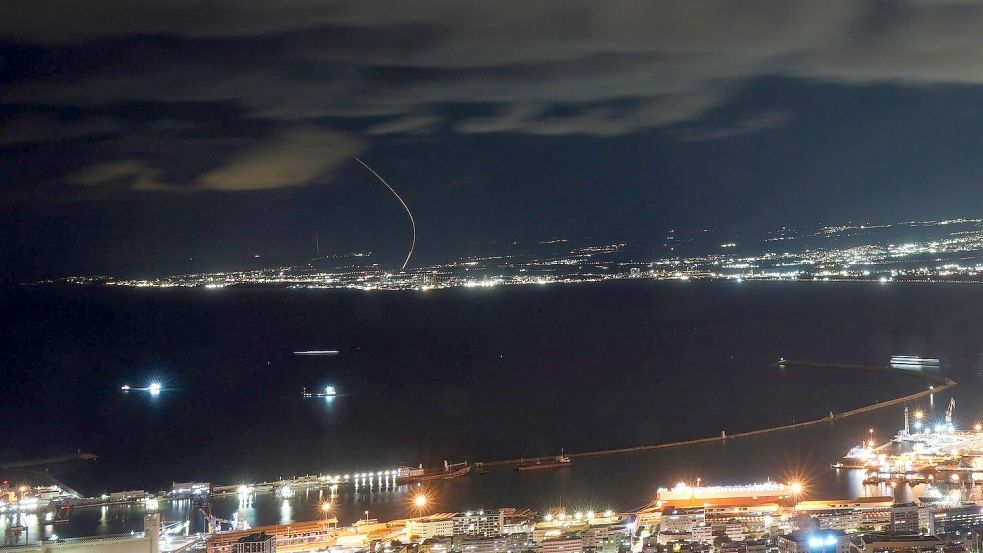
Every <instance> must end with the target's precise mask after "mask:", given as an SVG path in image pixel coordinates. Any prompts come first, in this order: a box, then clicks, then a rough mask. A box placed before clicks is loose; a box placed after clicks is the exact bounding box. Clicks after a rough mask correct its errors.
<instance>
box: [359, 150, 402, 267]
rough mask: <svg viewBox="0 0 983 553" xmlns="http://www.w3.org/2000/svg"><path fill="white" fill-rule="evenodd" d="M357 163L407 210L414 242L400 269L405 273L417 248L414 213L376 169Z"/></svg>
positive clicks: (363, 163)
mask: <svg viewBox="0 0 983 553" xmlns="http://www.w3.org/2000/svg"><path fill="white" fill-rule="evenodd" d="M355 161H357V162H359V163H361V164H362V167H365V168H366V169H368V170H369V172H370V173H372V174H373V175H375V178H377V179H379V182H381V183H382V184H384V185H386V188H388V189H389V191H390V192H392V193H393V196H396V199H397V200H399V203H401V204H403V209H405V210H406V214H407V215H409V216H410V226H411V227H413V241H412V242H410V251H409V252H407V253H406V260H405V261H403V266H402V267H401V268H400V269H399V270H400V271H403V270H405V269H406V266H407V265H408V264H409V263H410V258H411V257H413V248H415V247H416V221H415V220H414V219H413V212H412V211H410V206H408V205H406V202H404V201H403V198H402V197H401V196H400V195H399V193H398V192H396V189H395V188H393V187H392V186H390V185H389V183H388V182H386V179H384V178H382V176H381V175H379V173H376V172H375V169H372V168H371V167H369V166H368V165H367V164H366V163H365V162H364V161H362V160H360V159H358V158H357V157H356V158H355Z"/></svg>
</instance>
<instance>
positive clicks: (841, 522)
mask: <svg viewBox="0 0 983 553" xmlns="http://www.w3.org/2000/svg"><path fill="white" fill-rule="evenodd" d="M893 505H894V499H892V498H890V497H858V498H857V499H827V500H816V501H801V502H799V503H798V504H797V505H796V506H795V511H796V514H798V515H806V516H809V517H811V518H813V519H815V520H816V521H817V523H818V525H819V528H820V529H824V530H840V531H843V532H857V531H860V530H874V531H880V530H885V529H887V528H889V527H890V524H891V507H892V506H893Z"/></svg>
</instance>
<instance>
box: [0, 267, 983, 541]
mask: <svg viewBox="0 0 983 553" xmlns="http://www.w3.org/2000/svg"><path fill="white" fill-rule="evenodd" d="M2 299H3V315H2V316H3V326H4V329H5V332H4V333H3V336H2V337H0V348H2V352H0V353H2V360H0V362H2V366H3V372H4V375H5V391H6V393H5V398H4V402H3V404H2V407H0V409H2V413H0V419H2V420H3V421H4V422H5V428H6V436H7V437H6V439H5V440H4V441H3V442H2V445H0V459H2V460H8V459H22V458H33V457H43V456H48V455H59V454H64V453H67V452H73V451H75V450H76V449H82V450H85V451H92V452H94V453H96V454H98V455H99V456H100V458H99V460H98V461H95V462H93V463H87V464H71V465H63V466H59V467H56V468H55V469H54V472H55V474H56V476H58V477H59V478H61V479H63V480H64V481H65V482H67V483H68V484H70V485H72V486H74V487H76V488H77V489H79V490H80V491H81V492H83V493H87V494H99V493H103V492H105V491H113V490H122V489H131V488H141V489H148V490H156V489H162V488H169V487H170V483H171V481H172V480H204V481H210V482H213V483H232V482H240V481H244V482H251V481H257V480H266V479H273V478H277V477H280V476H290V475H294V474H304V473H311V472H320V471H327V472H337V473H345V472H351V471H360V470H366V471H367V470H378V469H386V468H391V467H395V466H398V465H400V464H417V463H424V464H427V465H438V464H441V463H442V462H443V460H444V459H448V460H450V461H452V462H453V461H461V460H465V459H466V460H470V461H475V460H483V459H484V460H487V459H495V458H502V457H518V456H523V455H526V456H529V455H542V454H551V453H554V452H558V451H559V450H560V448H566V450H567V451H568V452H572V451H584V450H594V449H603V448H609V447H622V446H629V445H637V444H644V443H658V442H664V441H671V440H678V439H687V438H694V437H703V436H709V435H717V434H719V433H720V431H721V430H726V431H727V432H729V433H734V432H740V431H742V430H749V429H753V428H758V427H762V426H769V425H775V424H782V423H788V422H792V421H793V420H803V419H808V418H817V417H821V416H824V415H826V414H828V412H829V411H843V410H845V409H849V408H851V407H855V406H858V405H862V404H865V403H869V402H870V401H871V400H875V399H887V398H890V397H894V396H897V395H901V394H904V393H910V392H912V391H914V390H917V389H921V388H922V387H923V386H924V383H922V382H921V381H918V380H915V379H907V378H894V377H891V378H885V377H884V376H882V375H874V374H852V373H848V372H841V371H815V370H806V369H778V368H775V367H773V366H772V365H771V364H772V363H773V362H774V361H775V360H776V359H778V358H779V357H786V358H795V359H807V360H820V361H837V362H844V363H870V364H883V363H885V362H886V360H887V358H888V357H889V356H890V355H892V354H912V355H923V356H932V357H939V358H941V359H942V360H943V364H944V368H943V370H944V372H945V373H946V374H948V375H949V376H951V377H952V378H954V379H955V380H957V381H958V382H959V383H960V385H959V386H957V387H956V388H955V389H954V391H953V394H954V395H955V397H956V398H957V401H958V403H959V405H958V408H957V411H956V413H957V420H959V421H962V422H963V423H965V424H971V423H972V422H973V421H974V420H975V419H976V418H977V417H983V405H980V404H979V401H978V399H977V398H978V397H979V391H980V389H981V385H980V376H979V375H980V359H981V352H983V327H981V316H980V314H981V313H983V288H979V287H975V286H930V285H890V286H880V285H870V284H842V283H699V282H648V281H631V282H618V283H606V284H601V285H584V286H547V287H522V288H502V289H487V290H448V291H438V292H433V291H431V292H426V293H360V292H349V291H318V290H246V289H243V290H236V289H224V290H110V289H87V288H67V289H44V288H26V289H21V290H18V291H16V292H14V293H10V294H7V295H6V296H5V297H3V298H2ZM308 349H338V350H340V353H339V355H337V356H333V357H297V356H294V355H292V353H291V352H293V351H295V350H308ZM153 379H159V380H160V381H162V382H164V384H165V390H164V392H163V393H162V394H161V395H160V396H159V397H156V398H151V397H148V396H147V395H146V394H142V393H133V392H131V393H129V394H123V393H122V392H120V391H119V387H120V386H121V385H122V384H124V383H126V384H130V385H132V386H141V385H144V384H145V383H147V382H149V381H151V380H153ZM329 383H330V384H333V385H335V386H336V387H337V388H338V391H339V395H338V397H336V398H335V399H334V400H333V401H331V402H327V401H324V400H316V399H307V400H305V399H302V398H301V397H300V391H301V389H302V388H303V387H305V386H306V387H308V388H322V387H323V386H324V385H326V384H329ZM948 400H949V395H946V396H945V397H937V398H936V404H937V405H936V409H937V410H941V409H943V408H944V404H945V403H947V402H948ZM925 406H927V405H925ZM900 423H901V410H900V408H898V409H887V410H884V411H881V412H878V413H875V414H871V415H868V416H864V417H858V418H856V419H852V420H848V421H845V422H841V423H838V424H836V425H824V426H818V427H814V428H810V429H806V430H801V431H795V432H785V433H780V434H773V435H768V436H764V437H760V438H755V439H748V440H743V441H733V442H728V443H724V444H715V445H706V446H700V447H690V448H681V449H676V450H667V451H659V452H650V453H643V454H634V455H625V456H617V457H599V458H589V459H578V460H577V461H576V462H575V463H574V466H573V467H571V468H570V469H569V470H564V471H558V472H547V473H543V474H522V475H519V474H517V473H515V472H514V471H509V470H506V469H501V470H496V471H492V472H491V473H490V474H488V475H483V476H471V477H468V478H463V479H458V480H455V481H450V482H445V483H441V484H439V485H437V486H436V487H435V490H434V492H435V497H436V498H437V505H436V506H435V508H439V509H441V510H460V509H466V508H472V507H474V508H476V507H482V506H484V507H491V506H499V505H515V506H529V507H533V508H544V507H547V506H551V505H557V504H559V503H561V502H562V503H563V504H564V505H568V506H572V507H575V508H576V507H578V506H583V507H584V508H588V507H596V508H602V507H603V508H607V507H612V508H620V509H628V508H632V507H636V506H639V505H641V504H643V503H645V502H646V501H648V500H650V499H651V498H654V496H655V490H656V488H657V487H659V486H667V485H671V484H672V483H674V482H676V481H678V480H680V479H687V478H688V479H695V478H696V477H697V476H699V477H701V478H702V479H703V481H704V482H707V483H742V482H747V481H751V480H759V481H760V480H764V479H766V478H769V477H770V478H773V479H783V478H786V477H788V475H791V474H797V475H805V476H807V477H809V478H810V493H811V494H815V495H816V496H827V497H829V496H832V495H837V496H842V497H850V496H856V495H858V494H862V493H882V492H883V490H880V491H878V490H865V489H863V487H862V486H861V485H860V482H859V477H857V476H856V475H854V474H851V473H848V472H845V473H842V474H837V473H835V472H833V471H830V470H829V469H828V468H827V467H828V464H829V463H830V462H833V461H835V460H837V459H838V458H839V457H840V456H842V454H843V453H844V452H845V451H846V449H848V448H849V447H850V446H851V445H854V444H855V443H856V442H857V441H858V440H859V439H860V437H862V436H863V435H864V434H866V432H867V430H868V427H871V426H872V427H874V428H875V429H876V431H877V433H878V435H879V436H883V437H885V438H886V437H887V436H889V435H890V434H893V432H895V431H896V430H897V428H898V427H899V426H900ZM409 493H410V492H409V491H408V490H407V489H405V488H403V489H396V490H384V491H378V490H372V491H371V493H359V494H352V493H345V494H343V495H342V496H341V497H340V498H338V509H339V513H338V514H339V518H340V519H341V520H342V522H349V521H351V520H354V519H355V518H358V517H359V516H361V515H362V513H363V511H365V510H369V511H370V512H371V513H372V516H378V517H379V518H395V517H400V516H405V515H407V514H408V506H407V497H408V496H409ZM321 499H322V498H320V497H319V496H317V495H316V492H315V494H314V495H305V494H301V495H298V496H297V497H295V498H293V499H291V500H290V501H287V502H284V501H282V500H281V499H280V498H277V497H274V496H258V497H257V498H256V499H255V500H254V502H253V503H252V504H250V505H239V504H238V500H237V499H236V498H228V499H219V500H216V502H215V511H216V513H217V514H220V515H230V514H231V513H232V512H236V511H240V514H241V516H244V517H247V518H248V519H250V520H252V521H253V522H255V523H272V522H278V521H284V522H286V521H289V520H304V519H309V518H312V517H314V516H318V513H317V512H316V507H317V505H318V504H319V503H320V501H321ZM162 507H163V509H162V510H163V511H164V512H165V516H166V518H170V519H180V518H181V517H183V516H186V514H187V511H186V510H182V509H187V508H188V506H187V505H180V504H174V505H169V504H164V505H162ZM137 514H139V509H136V508H113V509H104V510H103V509H98V508H94V509H78V510H77V511H76V514H75V515H74V517H73V521H72V523H71V524H70V525H69V526H70V527H69V528H67V529H63V528H61V527H59V529H58V532H59V534H60V535H71V534H73V533H89V532H91V531H99V532H114V531H119V530H128V529H130V528H133V527H134V524H135V525H136V527H139V524H140V522H139V518H138V517H137V516H134V515H137ZM193 518H196V517H193Z"/></svg>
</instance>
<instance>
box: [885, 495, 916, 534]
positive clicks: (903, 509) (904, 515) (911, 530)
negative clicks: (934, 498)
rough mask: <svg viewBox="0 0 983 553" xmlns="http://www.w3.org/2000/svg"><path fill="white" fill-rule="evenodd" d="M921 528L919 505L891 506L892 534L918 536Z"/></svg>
mask: <svg viewBox="0 0 983 553" xmlns="http://www.w3.org/2000/svg"><path fill="white" fill-rule="evenodd" d="M920 528H921V525H920V524H919V521H918V505H916V504H915V503H914V502H910V503H899V504H897V505H892V506H891V532H892V533H895V534H917V533H918V532H919V530H920Z"/></svg>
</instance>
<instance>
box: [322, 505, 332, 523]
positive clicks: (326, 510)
mask: <svg viewBox="0 0 983 553" xmlns="http://www.w3.org/2000/svg"><path fill="white" fill-rule="evenodd" d="M330 511H331V502H330V501H325V502H324V503H322V504H321V512H322V513H324V520H328V513H329V512H330Z"/></svg>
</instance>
